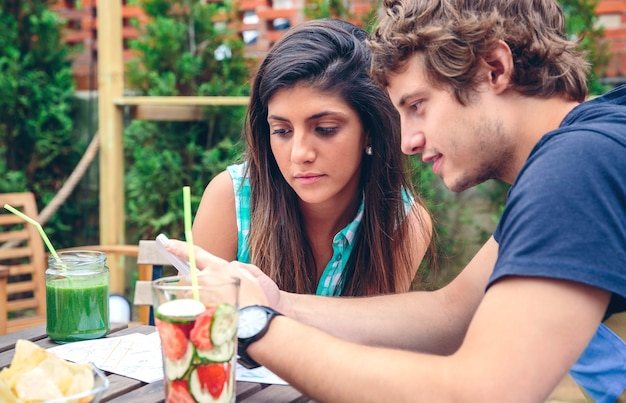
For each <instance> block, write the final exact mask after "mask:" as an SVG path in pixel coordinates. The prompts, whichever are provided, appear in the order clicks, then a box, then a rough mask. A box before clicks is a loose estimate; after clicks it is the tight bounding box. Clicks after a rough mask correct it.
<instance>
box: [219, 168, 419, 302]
mask: <svg viewBox="0 0 626 403" xmlns="http://www.w3.org/2000/svg"><path fill="white" fill-rule="evenodd" d="M244 168H245V165H244V164H239V165H231V166H229V167H228V168H227V170H228V172H229V173H230V176H231V177H232V179H233V185H234V188H235V194H236V196H235V209H236V214H237V229H238V234H237V239H238V246H237V260H238V261H240V262H244V263H250V248H249V246H248V235H249V233H250V181H249V180H248V178H244V177H243V172H244ZM405 204H406V205H407V210H408V209H410V208H411V206H412V205H413V199H412V198H408V199H407V200H405ZM363 210H364V202H363V199H361V204H360V205H359V210H358V211H357V213H356V216H355V217H354V220H352V222H351V223H349V224H348V225H347V226H346V227H345V228H344V229H342V230H341V231H339V233H337V234H336V235H335V236H334V238H333V257H332V258H331V259H330V261H329V262H328V264H327V265H326V268H325V269H324V272H323V273H322V277H321V278H320V282H319V283H318V284H317V291H316V292H315V293H316V294H317V295H330V296H338V295H341V293H342V291H343V290H342V288H343V287H342V285H341V277H342V275H343V271H344V269H345V267H346V264H347V263H348V258H349V257H350V253H351V252H352V247H353V245H354V237H355V235H356V231H357V229H358V228H359V225H360V224H361V219H362V218H363Z"/></svg>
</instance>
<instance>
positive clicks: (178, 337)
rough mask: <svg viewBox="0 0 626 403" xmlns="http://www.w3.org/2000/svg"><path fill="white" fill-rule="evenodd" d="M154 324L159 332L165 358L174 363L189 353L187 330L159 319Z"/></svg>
mask: <svg viewBox="0 0 626 403" xmlns="http://www.w3.org/2000/svg"><path fill="white" fill-rule="evenodd" d="M154 322H155V324H156V327H157V329H158V330H159V336H160V337H161V345H162V346H163V351H164V352H165V356H166V357H167V358H169V359H170V360H172V361H178V360H180V359H181V358H182V357H183V356H184V355H185V353H186V352H187V345H188V343H187V337H186V336H185V329H183V328H182V327H180V326H178V325H176V324H174V323H168V322H163V321H162V320H159V319H157V318H155V319H154Z"/></svg>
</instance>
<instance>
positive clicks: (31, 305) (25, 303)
mask: <svg viewBox="0 0 626 403" xmlns="http://www.w3.org/2000/svg"><path fill="white" fill-rule="evenodd" d="M35 308H37V301H36V300H35V299H34V298H22V299H17V300H15V301H9V302H7V310H8V311H9V312H15V311H21V310H24V309H35Z"/></svg>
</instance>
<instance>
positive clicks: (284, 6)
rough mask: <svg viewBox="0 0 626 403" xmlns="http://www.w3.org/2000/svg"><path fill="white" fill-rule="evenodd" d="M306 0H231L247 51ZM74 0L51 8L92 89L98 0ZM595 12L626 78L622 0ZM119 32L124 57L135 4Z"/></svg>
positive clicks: (614, 63) (254, 52)
mask: <svg viewBox="0 0 626 403" xmlns="http://www.w3.org/2000/svg"><path fill="white" fill-rule="evenodd" d="M304 1H305V0H235V4H236V7H237V9H238V13H239V20H240V23H239V24H237V26H235V27H234V28H236V29H238V30H239V31H240V32H241V34H242V36H243V38H244V40H245V41H246V43H247V47H246V48H247V51H248V53H249V54H250V55H251V56H258V57H261V56H263V55H264V54H265V52H267V50H268V49H269V48H270V47H271V46H272V44H273V43H274V42H276V40H278V39H279V38H280V37H281V36H282V34H283V33H284V31H285V30H286V29H288V28H289V27H291V26H294V25H296V24H298V23H300V22H302V21H303V20H304V16H303V9H304ZM75 3H76V2H75V1H74V0H57V2H56V3H55V5H54V6H53V7H54V9H55V10H56V11H57V12H58V14H59V15H60V16H61V17H62V18H64V19H65V20H66V21H67V29H66V31H65V38H66V41H67V42H68V43H70V44H71V45H74V46H76V47H77V49H79V51H80V52H79V53H78V55H77V56H76V57H75V59H74V61H73V70H74V76H75V77H76V88H77V90H95V89H96V88H97V56H98V55H97V53H98V52H97V48H98V46H97V45H98V38H97V23H98V20H97V16H96V4H97V0H82V1H81V5H82V7H81V8H80V9H78V10H77V9H75V8H74V4H75ZM371 3H372V2H371V1H370V0H352V1H351V2H350V3H349V4H350V7H351V11H352V12H354V13H356V14H361V15H362V14H364V13H366V12H367V11H368V10H369V8H370V7H371ZM596 12H597V14H598V16H599V23H600V24H601V25H602V26H604V27H605V37H606V39H607V40H608V41H610V51H611V53H612V58H611V61H610V64H609V66H608V70H607V74H606V78H605V81H606V82H608V83H612V84H619V83H624V82H626V0H601V1H599V3H598V6H597V8H596ZM122 19H123V20H122V25H123V28H122V36H123V38H124V42H125V44H124V46H125V50H124V57H125V58H126V59H128V58H130V57H132V53H131V51H130V50H129V49H128V47H127V46H126V43H127V41H128V40H129V39H131V38H136V37H137V35H138V34H139V32H138V30H137V29H136V28H133V27H132V26H131V25H132V24H131V20H132V19H137V20H138V21H139V23H140V24H141V23H145V22H146V21H147V18H146V16H145V15H144V14H143V12H142V10H141V8H140V7H138V6H130V5H127V4H126V0H122Z"/></svg>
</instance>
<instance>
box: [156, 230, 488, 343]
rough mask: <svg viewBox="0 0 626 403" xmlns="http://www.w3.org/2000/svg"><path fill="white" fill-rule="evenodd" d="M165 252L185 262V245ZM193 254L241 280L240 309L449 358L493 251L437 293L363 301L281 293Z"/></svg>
mask: <svg viewBox="0 0 626 403" xmlns="http://www.w3.org/2000/svg"><path fill="white" fill-rule="evenodd" d="M167 248H168V250H170V252H172V253H174V254H176V255H178V256H179V257H181V258H185V259H186V258H187V247H186V245H185V243H184V242H181V241H177V240H170V241H168V244H167ZM195 250H196V262H197V264H198V267H200V268H207V269H209V270H210V269H213V270H228V272H229V273H231V274H233V275H239V276H240V277H241V279H242V283H241V284H242V285H241V287H242V289H241V292H240V305H241V306H246V305H251V304H262V305H270V306H271V307H273V308H274V309H276V310H278V311H280V312H282V313H283V314H285V315H287V316H290V317H292V318H294V319H296V320H298V321H300V322H302V323H305V324H308V325H311V326H313V327H317V328H319V329H322V330H324V331H326V332H328V333H330V334H332V335H335V336H337V337H340V338H343V339H346V340H349V341H354V342H357V343H362V344H368V345H373V346H386V347H394V348H402V349H408V350H414V351H422V352H430V353H436V354H451V353H453V352H454V351H456V349H457V348H458V347H459V346H460V344H461V341H462V340H463V337H464V336H465V333H466V331H467V327H468V326H469V323H470V320H471V318H472V316H473V315H474V312H475V310H476V308H477V307H478V304H479V303H480V301H481V299H482V298H483V295H484V290H485V286H486V284H487V281H488V279H489V275H490V274H491V272H492V270H493V265H494V264H495V261H496V257H497V253H498V245H497V243H496V242H495V240H494V239H493V238H490V239H489V240H488V241H487V243H485V245H484V246H483V247H482V248H481V249H480V251H479V252H478V253H477V254H476V256H475V257H474V258H473V259H472V260H471V262H470V263H469V264H468V265H467V267H466V268H465V269H464V270H463V271H462V272H461V274H459V275H458V276H457V278H456V279H454V280H453V281H452V282H451V283H450V284H448V285H447V286H446V287H444V288H442V289H441V290H437V291H432V292H426V291H414V292H408V293H404V294H392V295H384V296H379V297H364V298H348V297H321V296H315V295H304V294H289V293H285V292H282V291H279V290H278V288H277V287H276V284H275V283H273V282H272V281H271V280H270V279H269V278H268V277H267V276H266V275H265V274H264V273H263V272H262V271H261V270H259V269H258V268H257V267H255V266H252V265H244V264H242V263H239V262H232V263H228V262H225V261H223V260H221V259H218V258H216V257H215V256H212V255H211V254H209V253H207V252H206V251H204V250H202V249H200V248H196V249H195ZM242 268H244V269H246V270H242ZM251 277H254V279H255V280H256V281H254V280H251ZM259 284H260V286H259ZM261 289H262V291H261Z"/></svg>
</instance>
